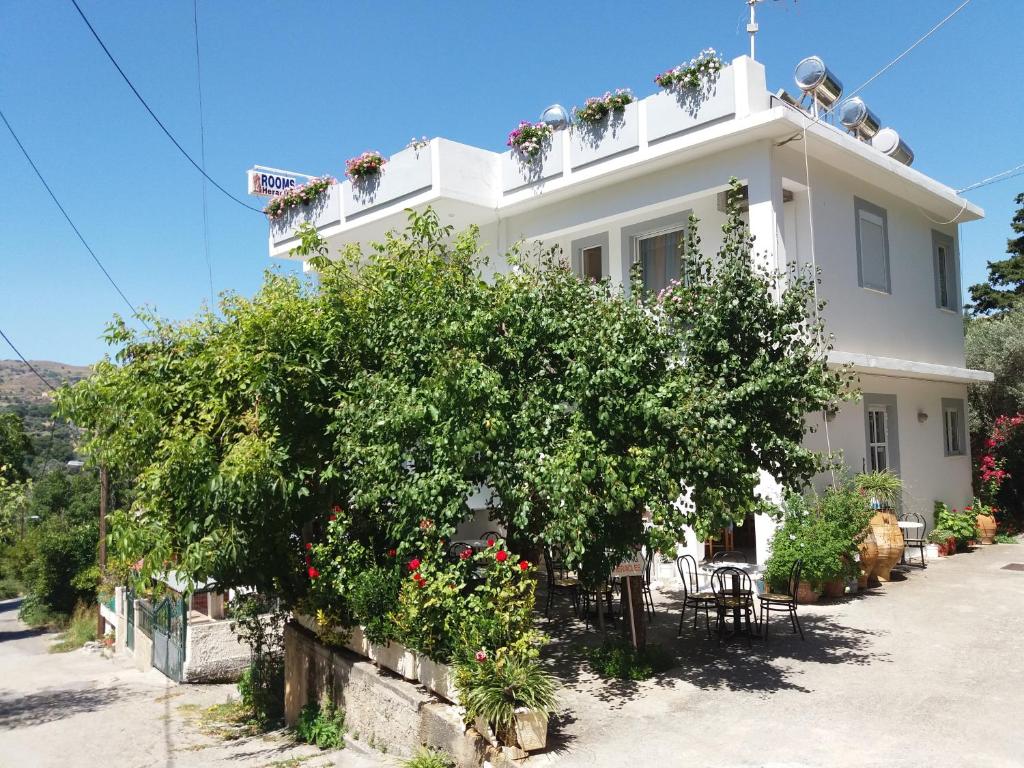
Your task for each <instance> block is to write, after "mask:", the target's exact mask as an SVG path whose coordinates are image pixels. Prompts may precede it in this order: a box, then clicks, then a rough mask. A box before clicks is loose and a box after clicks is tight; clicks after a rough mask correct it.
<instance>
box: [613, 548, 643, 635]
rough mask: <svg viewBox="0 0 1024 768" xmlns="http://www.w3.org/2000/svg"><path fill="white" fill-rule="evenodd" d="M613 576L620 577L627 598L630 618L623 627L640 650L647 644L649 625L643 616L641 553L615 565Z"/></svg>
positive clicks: (626, 603) (627, 612) (626, 610)
mask: <svg viewBox="0 0 1024 768" xmlns="http://www.w3.org/2000/svg"><path fill="white" fill-rule="evenodd" d="M612 576H618V577H620V578H621V579H622V582H623V586H624V588H625V597H626V599H625V600H624V601H623V602H624V603H625V612H626V614H627V616H628V620H627V622H626V623H625V626H624V627H623V629H625V628H626V627H628V631H629V639H630V643H631V644H632V646H633V647H634V648H635V649H637V650H640V649H641V648H643V647H644V646H645V645H646V644H647V626H646V625H645V624H644V617H643V612H644V606H643V590H644V584H643V577H644V562H643V560H642V559H641V558H640V555H639V553H637V557H636V558H634V559H632V560H623V561H622V562H621V563H619V564H618V565H617V566H615V568H614V569H613V570H612Z"/></svg>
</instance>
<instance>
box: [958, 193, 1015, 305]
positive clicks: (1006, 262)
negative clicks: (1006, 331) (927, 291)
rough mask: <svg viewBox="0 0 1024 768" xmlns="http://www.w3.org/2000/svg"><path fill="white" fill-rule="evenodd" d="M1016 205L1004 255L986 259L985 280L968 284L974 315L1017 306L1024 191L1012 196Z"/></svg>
mask: <svg viewBox="0 0 1024 768" xmlns="http://www.w3.org/2000/svg"><path fill="white" fill-rule="evenodd" d="M1014 203H1016V204H1017V205H1018V206H1020V207H1019V208H1017V212H1016V213H1015V214H1014V215H1013V219H1012V220H1011V221H1010V228H1011V229H1012V230H1013V233H1014V236H1013V237H1011V238H1009V239H1008V240H1007V241H1006V253H1007V254H1009V257H1010V258H1008V259H1000V260H999V261H990V262H989V263H988V280H986V281H985V282H984V283H978V284H976V285H972V286H971V288H970V293H971V301H972V302H973V304H970V305H968V306H969V308H970V310H971V311H972V312H973V313H974V314H976V315H987V314H992V313H1002V312H1006V311H1007V310H1011V309H1013V308H1014V307H1016V306H1017V304H1018V302H1019V301H1020V299H1021V297H1022V296H1024V192H1022V193H1021V194H1019V195H1017V197H1016V198H1014Z"/></svg>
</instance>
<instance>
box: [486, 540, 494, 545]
mask: <svg viewBox="0 0 1024 768" xmlns="http://www.w3.org/2000/svg"><path fill="white" fill-rule="evenodd" d="M487 546H488V547H493V546H494V539H488V540H487Z"/></svg>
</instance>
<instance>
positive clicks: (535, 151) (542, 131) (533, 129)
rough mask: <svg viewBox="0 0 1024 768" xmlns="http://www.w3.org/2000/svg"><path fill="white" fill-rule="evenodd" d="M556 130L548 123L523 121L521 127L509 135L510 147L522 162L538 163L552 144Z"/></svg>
mask: <svg viewBox="0 0 1024 768" xmlns="http://www.w3.org/2000/svg"><path fill="white" fill-rule="evenodd" d="M552 134H554V128H552V127H551V126H550V125H548V124H547V123H531V122H530V121H528V120H523V121H522V122H521V123H519V127H518V128H516V129H515V130H513V131H512V132H511V133H509V135H508V142H507V144H508V146H510V147H511V148H512V149H513V151H515V152H516V153H517V154H518V155H519V158H520V160H522V161H523V162H528V163H532V162H534V161H536V160H537V159H538V158H539V157H541V155H542V154H544V151H545V149H547V147H548V146H549V145H550V144H551V136H552Z"/></svg>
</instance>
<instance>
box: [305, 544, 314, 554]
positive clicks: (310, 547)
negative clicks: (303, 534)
mask: <svg viewBox="0 0 1024 768" xmlns="http://www.w3.org/2000/svg"><path fill="white" fill-rule="evenodd" d="M312 548H313V543H312V542H310V541H307V542H306V551H307V552H309V550H311V549H312Z"/></svg>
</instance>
